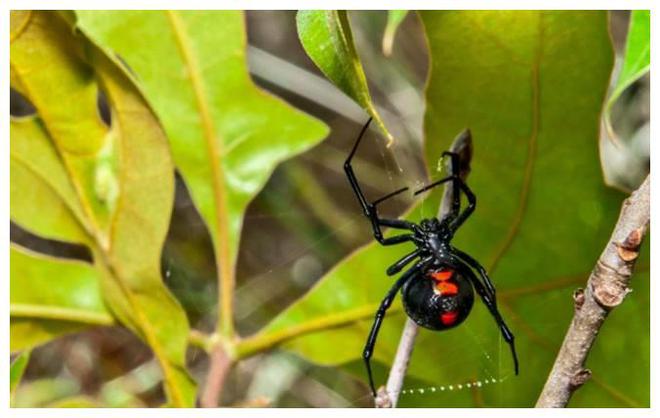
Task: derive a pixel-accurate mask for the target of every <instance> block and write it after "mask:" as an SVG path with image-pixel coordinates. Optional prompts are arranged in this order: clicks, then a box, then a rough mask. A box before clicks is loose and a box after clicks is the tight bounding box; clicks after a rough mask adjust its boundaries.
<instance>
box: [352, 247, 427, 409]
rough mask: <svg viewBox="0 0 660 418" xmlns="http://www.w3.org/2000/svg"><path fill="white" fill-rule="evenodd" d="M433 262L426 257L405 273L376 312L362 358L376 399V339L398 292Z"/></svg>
mask: <svg viewBox="0 0 660 418" xmlns="http://www.w3.org/2000/svg"><path fill="white" fill-rule="evenodd" d="M432 260H433V257H432V256H429V257H426V258H424V259H423V260H420V261H418V262H417V264H415V265H414V266H413V267H411V268H410V269H409V270H407V271H406V272H405V273H403V274H402V275H401V277H399V279H398V280H397V281H396V282H395V283H394V285H393V286H392V288H391V289H390V290H389V291H388V292H387V295H386V296H385V298H384V299H383V300H382V302H381V303H380V306H379V307H378V311H376V317H375V318H374V323H373V325H372V326H371V331H370V332H369V338H367V343H366V344H365V346H364V351H363V352H362V358H363V359H364V363H365V365H366V366H367V374H368V375H369V386H370V387H371V392H372V393H373V395H374V397H376V388H375V386H374V377H373V375H372V373H371V356H372V355H373V351H374V346H375V345H376V338H377V337H378V331H380V326H381V324H382V323H383V318H384V317H385V312H387V309H388V308H389V307H390V306H391V305H392V302H393V301H394V298H395V297H396V294H397V292H398V291H399V290H400V289H401V288H402V287H403V285H404V284H406V282H407V281H408V280H411V279H413V278H414V277H415V275H416V274H417V273H419V272H420V271H422V270H423V269H425V268H426V267H428V265H429V264H430V263H431V261H432Z"/></svg>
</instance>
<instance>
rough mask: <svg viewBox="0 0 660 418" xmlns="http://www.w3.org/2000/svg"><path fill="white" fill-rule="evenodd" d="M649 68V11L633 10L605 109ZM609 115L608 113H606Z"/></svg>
mask: <svg viewBox="0 0 660 418" xmlns="http://www.w3.org/2000/svg"><path fill="white" fill-rule="evenodd" d="M650 68H651V11H650V10H633V11H632V12H631V13H630V23H629V26H628V36H627V38H626V48H625V50H624V52H623V63H622V65H621V71H620V72H619V77H618V78H617V81H616V85H615V87H614V90H613V91H612V93H611V94H610V97H609V99H608V101H607V111H608V113H609V111H610V110H611V109H612V106H613V105H614V102H616V100H617V99H618V98H619V96H621V93H623V91H624V90H625V89H626V88H628V86H630V85H631V84H632V83H634V82H635V81H637V80H638V79H640V78H641V77H642V76H643V75H644V74H646V73H647V72H648V71H649V69H650ZM608 116H609V115H608Z"/></svg>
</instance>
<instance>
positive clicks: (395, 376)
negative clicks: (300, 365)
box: [374, 129, 472, 408]
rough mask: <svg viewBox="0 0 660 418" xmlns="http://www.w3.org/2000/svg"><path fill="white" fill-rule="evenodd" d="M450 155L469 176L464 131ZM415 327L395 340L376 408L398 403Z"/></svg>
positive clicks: (446, 203)
mask: <svg viewBox="0 0 660 418" xmlns="http://www.w3.org/2000/svg"><path fill="white" fill-rule="evenodd" d="M449 150H450V151H452V152H456V153H458V154H459V155H460V172H459V175H460V176H461V178H462V179H463V180H465V179H466V178H467V176H468V174H469V173H470V161H471V160H472V135H471V133H470V131H469V130H468V129H466V130H464V131H463V132H461V133H460V134H459V135H458V136H457V137H456V139H454V142H453V143H452V145H451V147H450V148H449ZM447 172H448V173H451V164H449V163H448V164H447ZM453 192H454V188H453V185H452V182H449V183H447V184H446V186H445V190H444V194H443V195H442V201H441V202H440V208H439V210H438V218H439V219H442V218H443V217H444V216H446V215H447V214H448V213H449V211H450V210H451V202H452V194H453ZM418 330H419V327H418V326H417V324H415V322H413V321H412V320H411V319H410V318H408V319H407V320H406V325H405V326H404V328H403V333H402V335H401V339H400V340H399V347H398V348H397V351H396V355H395V357H394V362H393V363H392V368H391V369H390V375H389V377H388V379H387V385H386V386H384V387H380V388H379V389H378V394H377V396H376V399H375V400H374V404H375V406H376V408H396V404H397V402H398V401H399V394H400V393H401V388H402V387H403V379H404V378H405V377H406V371H407V370H408V363H409V362H410V357H411V356H412V352H413V348H414V346H415V338H416V337H417V331H418Z"/></svg>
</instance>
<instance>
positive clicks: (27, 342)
mask: <svg viewBox="0 0 660 418" xmlns="http://www.w3.org/2000/svg"><path fill="white" fill-rule="evenodd" d="M9 262H10V305H9V310H10V314H11V338H10V348H11V350H12V351H18V350H25V349H30V348H32V347H34V346H37V345H39V344H43V343H44V342H47V341H50V340H52V339H54V338H56V337H59V336H61V335H63V334H66V333H70V332H75V331H80V330H83V329H85V328H87V327H90V326H98V325H111V324H112V323H113V322H114V321H113V318H112V316H111V315H110V313H109V312H108V311H107V309H106V308H105V306H104V305H103V300H102V299H101V291H100V288H99V274H98V272H97V271H96V270H95V269H94V268H93V266H92V265H91V264H89V263H85V262H81V261H73V260H64V259H58V258H55V257H50V256H46V255H42V254H38V253H35V252H32V251H30V250H27V249H25V248H21V247H19V246H16V245H12V246H11V252H10V259H9Z"/></svg>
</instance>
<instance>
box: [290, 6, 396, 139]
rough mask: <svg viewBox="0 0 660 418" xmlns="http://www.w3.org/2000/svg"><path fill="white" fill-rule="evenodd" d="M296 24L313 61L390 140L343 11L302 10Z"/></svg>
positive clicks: (302, 41) (346, 16) (297, 16)
mask: <svg viewBox="0 0 660 418" xmlns="http://www.w3.org/2000/svg"><path fill="white" fill-rule="evenodd" d="M296 24H297V26H298V37H299V38H300V42H301V43H302V45H303V47H304V48H305V52H307V55H309V57H310V58H311V59H312V61H314V64H316V66H317V67H319V69H320V70H321V71H322V72H323V74H325V76H326V77H328V79H330V81H332V82H333V83H334V84H335V85H336V86H337V87H338V88H339V89H340V90H341V91H343V92H344V93H345V94H346V95H348V96H349V97H350V98H352V99H353V100H355V101H356V102H357V103H358V104H359V105H360V106H362V108H363V109H365V110H366V111H367V112H368V113H369V114H370V115H371V116H372V117H373V118H374V119H375V121H376V123H377V124H378V126H379V127H380V128H381V130H382V131H383V133H384V134H385V136H386V137H387V140H388V144H389V143H391V142H392V141H393V140H394V138H393V137H392V134H390V132H389V131H388V129H387V127H386V126H385V123H384V122H383V120H382V118H381V116H380V114H379V113H378V111H377V110H376V107H375V106H374V104H373V102H372V100H371V96H370V94H369V86H368V85H367V77H366V76H365V74H364V69H363V68H362V64H361V63H360V57H359V56H358V53H357V51H356V49H355V44H354V42H353V34H352V32H351V26H350V23H349V20H348V14H347V12H346V10H301V11H299V12H298V14H297V15H296Z"/></svg>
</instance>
